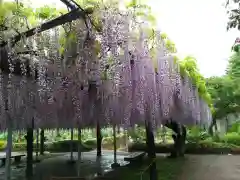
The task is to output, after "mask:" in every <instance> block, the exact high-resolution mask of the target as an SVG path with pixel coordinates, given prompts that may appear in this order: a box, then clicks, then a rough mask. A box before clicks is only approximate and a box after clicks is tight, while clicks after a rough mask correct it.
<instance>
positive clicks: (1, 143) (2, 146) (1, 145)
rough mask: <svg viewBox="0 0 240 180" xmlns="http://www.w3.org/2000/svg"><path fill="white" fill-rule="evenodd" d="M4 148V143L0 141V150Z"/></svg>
mask: <svg viewBox="0 0 240 180" xmlns="http://www.w3.org/2000/svg"><path fill="white" fill-rule="evenodd" d="M5 147H6V142H5V141H0V149H4V148H5Z"/></svg>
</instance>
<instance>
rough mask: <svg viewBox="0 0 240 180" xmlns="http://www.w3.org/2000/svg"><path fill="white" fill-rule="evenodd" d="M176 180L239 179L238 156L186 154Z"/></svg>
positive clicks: (239, 158) (239, 159)
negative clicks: (185, 159) (184, 161)
mask: <svg viewBox="0 0 240 180" xmlns="http://www.w3.org/2000/svg"><path fill="white" fill-rule="evenodd" d="M186 157H187V158H188V160H187V161H186V164H185V165H184V167H183V169H182V173H181V175H180V177H179V179H178V180H239V179H240V156H235V155H187V156H186Z"/></svg>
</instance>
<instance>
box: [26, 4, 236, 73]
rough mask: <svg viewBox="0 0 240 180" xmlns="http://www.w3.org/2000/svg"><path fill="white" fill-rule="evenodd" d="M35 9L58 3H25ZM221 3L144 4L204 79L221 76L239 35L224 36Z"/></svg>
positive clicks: (179, 52) (229, 34)
mask: <svg viewBox="0 0 240 180" xmlns="http://www.w3.org/2000/svg"><path fill="white" fill-rule="evenodd" d="M29 1H32V2H33V4H35V5H36V6H38V5H40V4H41V5H42V4H52V3H55V4H56V5H57V6H62V3H61V2H60V1H59V0H41V1H39V0H29ZM224 1H225V0H146V2H148V4H149V5H150V6H151V7H152V11H153V12H154V14H155V16H156V18H157V21H158V27H159V28H160V30H161V31H163V32H165V33H167V34H168V36H169V38H170V39H171V40H172V41H173V42H174V43H175V44H176V47H177V51H178V55H179V56H180V57H181V58H183V57H184V56H187V55H192V56H194V57H195V58H196V59H197V61H198V65H199V69H200V72H201V73H202V74H203V75H204V76H205V77H209V76H220V75H223V74H224V73H225V69H226V66H227V63H228V62H227V61H228V58H229V56H230V55H231V46H232V45H233V43H234V41H235V39H236V37H238V35H239V32H238V31H237V30H231V31H229V32H227V30H226V26H227V20H228V18H227V14H226V9H225V7H224Z"/></svg>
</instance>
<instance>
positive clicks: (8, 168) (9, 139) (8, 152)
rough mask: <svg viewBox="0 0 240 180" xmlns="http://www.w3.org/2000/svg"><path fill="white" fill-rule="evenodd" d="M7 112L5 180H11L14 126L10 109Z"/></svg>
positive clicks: (6, 109)
mask: <svg viewBox="0 0 240 180" xmlns="http://www.w3.org/2000/svg"><path fill="white" fill-rule="evenodd" d="M5 103H6V104H5V106H6V105H7V104H8V102H7V101H6V102H5ZM6 107H7V106H6ZM5 111H6V114H7V124H8V134H7V149H6V165H5V169H6V174H5V180H10V179H11V152H12V124H11V119H10V117H9V114H8V108H5Z"/></svg>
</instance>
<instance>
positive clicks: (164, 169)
mask: <svg viewBox="0 0 240 180" xmlns="http://www.w3.org/2000/svg"><path fill="white" fill-rule="evenodd" d="M185 161H186V159H184V158H182V159H168V158H166V157H157V159H156V162H157V172H158V180H176V179H177V177H178V175H179V174H180V173H181V170H182V167H183V164H184V162H185ZM149 165H150V163H149V162H148V163H147V162H145V163H142V164H137V165H136V166H134V167H124V168H122V169H121V170H119V175H120V176H121V179H122V180H149V172H148V170H147V169H148V167H149Z"/></svg>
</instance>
